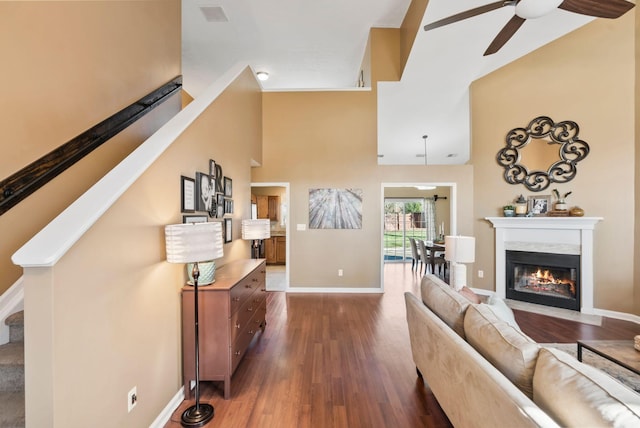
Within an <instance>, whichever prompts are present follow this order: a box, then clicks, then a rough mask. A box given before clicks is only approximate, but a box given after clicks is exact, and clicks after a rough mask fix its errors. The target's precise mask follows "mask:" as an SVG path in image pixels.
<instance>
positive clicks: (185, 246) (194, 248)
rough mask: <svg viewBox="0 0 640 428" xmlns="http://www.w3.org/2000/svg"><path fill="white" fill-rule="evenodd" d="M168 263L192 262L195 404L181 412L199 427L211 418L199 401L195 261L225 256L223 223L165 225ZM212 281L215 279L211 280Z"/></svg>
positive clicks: (184, 422)
mask: <svg viewBox="0 0 640 428" xmlns="http://www.w3.org/2000/svg"><path fill="white" fill-rule="evenodd" d="M164 234H165V243H166V248H167V261H168V262H169V263H193V270H192V272H191V276H192V278H193V289H194V293H193V298H194V301H193V309H194V318H195V320H194V322H195V330H194V337H195V368H196V373H195V390H196V391H195V400H196V402H195V404H194V405H193V406H191V407H189V408H188V409H187V410H185V411H184V412H183V413H182V419H181V421H182V426H185V427H201V426H203V425H205V424H206V423H207V422H209V421H210V420H211V419H212V418H213V413H214V409H213V406H212V405H210V404H206V403H203V404H201V403H200V355H199V354H200V346H199V343H200V338H199V332H198V320H199V318H198V277H199V276H200V271H199V269H198V263H200V262H205V261H207V262H208V261H213V260H214V259H219V258H220V257H222V256H223V255H224V253H223V245H224V243H223V241H222V224H221V223H219V222H210V223H193V224H189V223H187V224H170V225H167V226H165V228H164ZM214 280H215V279H214Z"/></svg>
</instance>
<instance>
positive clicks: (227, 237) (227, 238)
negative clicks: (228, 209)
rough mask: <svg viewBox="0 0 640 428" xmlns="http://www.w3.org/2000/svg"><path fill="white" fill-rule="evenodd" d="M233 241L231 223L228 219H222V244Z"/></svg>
mask: <svg viewBox="0 0 640 428" xmlns="http://www.w3.org/2000/svg"><path fill="white" fill-rule="evenodd" d="M231 241H233V222H232V221H231V219H230V218H225V219H224V242H225V243H227V242H231Z"/></svg>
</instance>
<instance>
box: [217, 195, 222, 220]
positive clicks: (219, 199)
mask: <svg viewBox="0 0 640 428" xmlns="http://www.w3.org/2000/svg"><path fill="white" fill-rule="evenodd" d="M216 202H217V205H218V207H217V208H218V209H217V211H216V217H217V218H221V217H222V216H224V194H222V193H218V194H217V195H216Z"/></svg>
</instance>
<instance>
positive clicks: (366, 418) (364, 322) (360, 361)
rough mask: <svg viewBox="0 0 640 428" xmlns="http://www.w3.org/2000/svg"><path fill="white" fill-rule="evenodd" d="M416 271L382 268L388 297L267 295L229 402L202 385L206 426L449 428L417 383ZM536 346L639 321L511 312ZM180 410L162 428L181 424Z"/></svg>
mask: <svg viewBox="0 0 640 428" xmlns="http://www.w3.org/2000/svg"><path fill="white" fill-rule="evenodd" d="M419 280H420V277H419V275H416V274H415V273H413V272H412V271H411V265H410V264H408V265H407V264H387V265H385V293H384V294H382V295H375V294H365V295H361V294H286V293H283V292H271V293H269V297H268V303H267V305H268V309H267V328H266V330H265V332H264V333H263V334H262V335H259V336H258V337H257V338H256V340H255V341H254V343H253V344H252V346H251V348H250V350H249V351H248V353H247V355H246V357H245V359H244V360H243V362H242V363H241V364H240V366H239V367H238V369H237V371H236V373H235V374H234V376H233V379H232V383H231V399H229V400H224V399H223V398H222V384H221V383H218V382H202V390H201V399H202V401H203V402H208V403H210V404H212V405H213V406H214V407H215V417H214V419H213V420H212V421H211V422H210V423H209V424H207V425H206V426H207V427H210V428H213V427H222V426H224V427H229V428H233V427H243V428H244V427H260V428H268V427H278V428H282V427H285V428H288V427H296V428H298V427H314V428H315V427H323V428H324V427H351V428H354V427H367V428H369V427H398V428H400V427H403V428H404V427H449V426H451V424H450V423H449V421H448V420H447V418H446V416H445V415H444V413H443V412H442V410H441V409H440V407H439V406H438V403H437V402H436V400H435V398H434V397H433V395H432V394H431V393H430V391H429V390H428V388H426V387H425V385H424V384H423V383H422V381H420V380H419V379H418V378H417V376H416V371H415V366H414V364H413V361H412V358H411V350H410V346H409V334H408V331H407V325H406V320H405V307H404V297H403V293H404V292H405V291H411V292H413V293H416V294H418V295H419ZM515 315H516V319H517V321H518V323H519V324H520V326H521V328H522V329H523V331H524V332H525V333H526V334H528V335H529V336H530V337H532V338H533V339H535V340H537V341H539V342H575V341H576V340H577V339H590V338H593V339H596V338H625V339H629V338H632V337H633V336H634V335H635V334H638V333H640V328H639V326H638V325H637V324H634V323H630V322H624V321H617V320H611V319H605V321H604V322H603V325H602V327H596V326H592V325H588V324H581V323H576V322H572V321H565V320H559V319H556V318H550V317H547V316H544V315H538V314H531V313H528V312H522V311H515ZM190 404H192V403H187V402H185V403H183V404H182V405H181V406H180V407H179V408H178V409H177V410H176V411H175V412H174V414H173V416H172V418H171V421H170V422H168V423H167V424H166V425H165V427H167V428H174V427H179V426H180V423H179V421H180V415H181V413H182V411H183V410H184V409H185V408H187V407H188V406H189V405H190Z"/></svg>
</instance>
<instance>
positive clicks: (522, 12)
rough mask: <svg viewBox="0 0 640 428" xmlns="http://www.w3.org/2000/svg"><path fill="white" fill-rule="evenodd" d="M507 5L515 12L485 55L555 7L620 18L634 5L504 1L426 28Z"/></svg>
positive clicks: (622, 0) (614, 0) (611, 0)
mask: <svg viewBox="0 0 640 428" xmlns="http://www.w3.org/2000/svg"><path fill="white" fill-rule="evenodd" d="M505 6H515V15H513V18H511V19H510V20H509V22H507V24H506V25H505V26H504V27H503V28H502V30H500V32H499V33H498V35H497V36H496V37H495V39H493V41H492V42H491V44H490V45H489V47H488V48H487V50H486V51H485V53H484V56H486V55H491V54H494V53H496V52H498V50H500V48H501V47H502V46H504V44H505V43H507V42H508V41H509V39H510V38H511V37H513V35H514V34H515V33H516V31H518V29H519V28H520V26H521V25H522V24H524V21H526V20H527V19H533V18H538V17H541V16H544V15H546V14H548V13H550V12H551V11H553V10H555V9H556V8H559V9H563V10H566V11H569V12H574V13H579V14H581V15H588V16H595V17H596V18H611V19H614V18H619V17H620V16H622V15H624V14H625V13H626V12H627V11H629V10H630V9H632V8H633V7H634V6H635V5H634V4H633V3H631V2H628V1H626V0H502V1H497V2H494V3H489V4H486V5H484V6H480V7H476V8H474V9H469V10H466V11H464V12H460V13H457V14H455V15H451V16H449V17H447V18H444V19H440V20H438V21H435V22H432V23H431V24H427V25H425V26H424V30H425V31H429V30H433V29H434V28H438V27H442V26H444V25H448V24H453V23H454V22H458V21H462V20H464V19H468V18H472V17H474V16H478V15H481V14H483V13H487V12H491V11H492V10H496V9H500V8H501V7H505Z"/></svg>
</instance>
